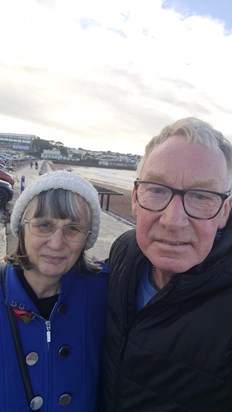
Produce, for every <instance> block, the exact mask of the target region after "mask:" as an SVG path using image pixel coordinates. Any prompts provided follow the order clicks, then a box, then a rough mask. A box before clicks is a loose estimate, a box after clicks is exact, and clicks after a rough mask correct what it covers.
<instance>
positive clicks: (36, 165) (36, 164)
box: [35, 162, 39, 170]
mask: <svg viewBox="0 0 232 412" xmlns="http://www.w3.org/2000/svg"><path fill="white" fill-rule="evenodd" d="M38 167H39V165H38V162H35V169H36V170H37V169H38Z"/></svg>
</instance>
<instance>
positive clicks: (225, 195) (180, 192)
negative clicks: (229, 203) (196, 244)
mask: <svg viewBox="0 0 232 412" xmlns="http://www.w3.org/2000/svg"><path fill="white" fill-rule="evenodd" d="M140 183H149V184H153V185H158V186H161V187H166V188H167V189H169V190H170V191H171V193H172V196H171V198H170V200H169V202H168V203H167V204H166V206H165V207H163V208H162V209H157V210H154V209H150V208H148V207H144V206H142V205H141V204H140V202H139V199H138V193H137V190H138V187H139V185H140ZM134 185H135V189H136V200H137V202H138V204H139V206H140V207H141V208H142V209H145V210H149V211H150V212H162V211H163V210H165V209H166V207H168V205H169V203H171V201H172V199H173V197H174V196H175V195H179V196H181V199H182V205H183V208H184V211H185V213H186V215H188V216H189V217H192V218H193V219H198V220H211V219H214V218H215V217H216V216H217V215H218V213H219V212H220V210H221V208H222V206H223V204H224V203H225V201H226V199H228V197H229V196H230V194H231V193H230V191H228V192H226V193H219V192H214V191H212V190H205V189H188V190H183V189H175V188H173V187H170V186H167V185H164V184H161V183H157V182H150V181H147V180H139V179H136V180H135V181H134ZM188 192H204V193H211V194H213V195H218V196H219V197H220V198H221V201H222V202H221V206H220V208H219V209H218V211H217V213H215V214H214V215H213V216H211V217H209V218H205V217H195V216H193V215H191V214H190V213H188V212H187V210H186V208H185V204H184V195H185V194H186V193H188Z"/></svg>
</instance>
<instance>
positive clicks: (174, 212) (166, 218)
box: [160, 195, 188, 227]
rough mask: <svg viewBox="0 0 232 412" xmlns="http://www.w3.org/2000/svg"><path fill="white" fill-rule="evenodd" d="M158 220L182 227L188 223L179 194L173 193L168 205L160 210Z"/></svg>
mask: <svg viewBox="0 0 232 412" xmlns="http://www.w3.org/2000/svg"><path fill="white" fill-rule="evenodd" d="M160 221H161V222H162V223H163V224H165V225H169V226H170V227H171V226H178V227H180V226H181V227H184V226H187V225H188V215H187V214H186V212H185V210H184V206H183V198H182V196H181V195H174V196H173V198H172V200H171V202H170V203H169V204H168V206H167V207H166V208H165V209H164V210H163V211H162V212H161V217H160Z"/></svg>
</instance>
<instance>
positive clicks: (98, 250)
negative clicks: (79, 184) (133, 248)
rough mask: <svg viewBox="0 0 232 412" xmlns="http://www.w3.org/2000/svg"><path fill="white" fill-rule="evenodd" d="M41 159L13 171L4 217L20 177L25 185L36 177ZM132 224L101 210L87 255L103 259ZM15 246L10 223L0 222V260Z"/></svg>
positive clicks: (17, 188) (19, 188) (19, 184)
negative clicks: (11, 190) (11, 192)
mask: <svg viewBox="0 0 232 412" xmlns="http://www.w3.org/2000/svg"><path fill="white" fill-rule="evenodd" d="M41 164H42V161H40V162H39V169H38V170H35V168H34V167H33V168H32V169H31V168H30V165H29V164H28V165H25V166H23V167H22V168H20V169H19V170H17V171H16V173H15V186H14V197H13V199H12V201H11V202H9V203H7V207H6V209H7V211H6V217H7V216H8V214H9V215H10V213H11V211H12V209H13V205H14V203H15V201H16V199H17V198H18V196H19V194H20V192H21V178H22V176H24V178H25V183H24V184H25V187H26V186H28V185H29V184H30V183H31V182H33V181H34V180H35V179H36V178H37V177H38V173H39V170H40V167H41ZM47 171H49V170H47ZM133 227H134V226H133V225H132V224H130V223H129V222H126V221H123V220H122V219H121V218H118V217H116V216H115V215H112V214H111V213H110V212H106V211H102V212H101V228H100V233H99V237H98V240H97V242H96V244H95V246H94V247H93V248H92V249H90V250H89V251H88V252H87V253H88V255H89V256H93V257H95V258H97V259H100V260H102V259H105V258H106V257H107V256H108V254H109V250H110V246H111V244H112V243H113V241H114V240H115V239H116V238H117V237H118V236H119V235H120V234H121V233H123V232H126V231H127V230H129V229H131V228H133ZM15 246H16V239H15V237H14V236H13V235H12V234H11V231H10V224H9V222H6V224H5V223H4V222H3V223H0V260H2V259H3V257H4V256H5V255H7V254H11V253H12V252H13V251H14V249H15Z"/></svg>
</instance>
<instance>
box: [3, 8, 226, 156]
mask: <svg viewBox="0 0 232 412" xmlns="http://www.w3.org/2000/svg"><path fill="white" fill-rule="evenodd" d="M0 4H1V9H0V10H1V12H0V132H8V133H16V132H18V133H29V134H34V135H37V136H39V137H40V138H42V139H48V140H54V141H61V142H63V143H64V144H65V145H67V146H69V147H76V148H78V147H82V148H85V149H91V150H112V151H118V152H121V153H132V154H143V151H144V146H145V144H146V143H147V142H148V141H149V140H150V138H151V137H152V136H153V135H155V134H157V133H159V132H160V130H161V129H162V128H163V127H164V126H166V125H167V124H169V123H171V122H173V121H176V120H177V119H179V118H182V117H187V116H196V117H199V118H201V119H203V120H205V121H207V122H209V123H211V124H212V125H213V126H214V127H215V128H217V129H219V130H220V131H221V132H223V133H224V134H225V136H227V137H229V138H230V139H232V79H231V77H232V57H231V53H232V2H231V1H230V0H217V1H213V0H173V1H172V0H170V1H163V0H85V1H83V0H81V1H80V0H7V1H4V0H0Z"/></svg>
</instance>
